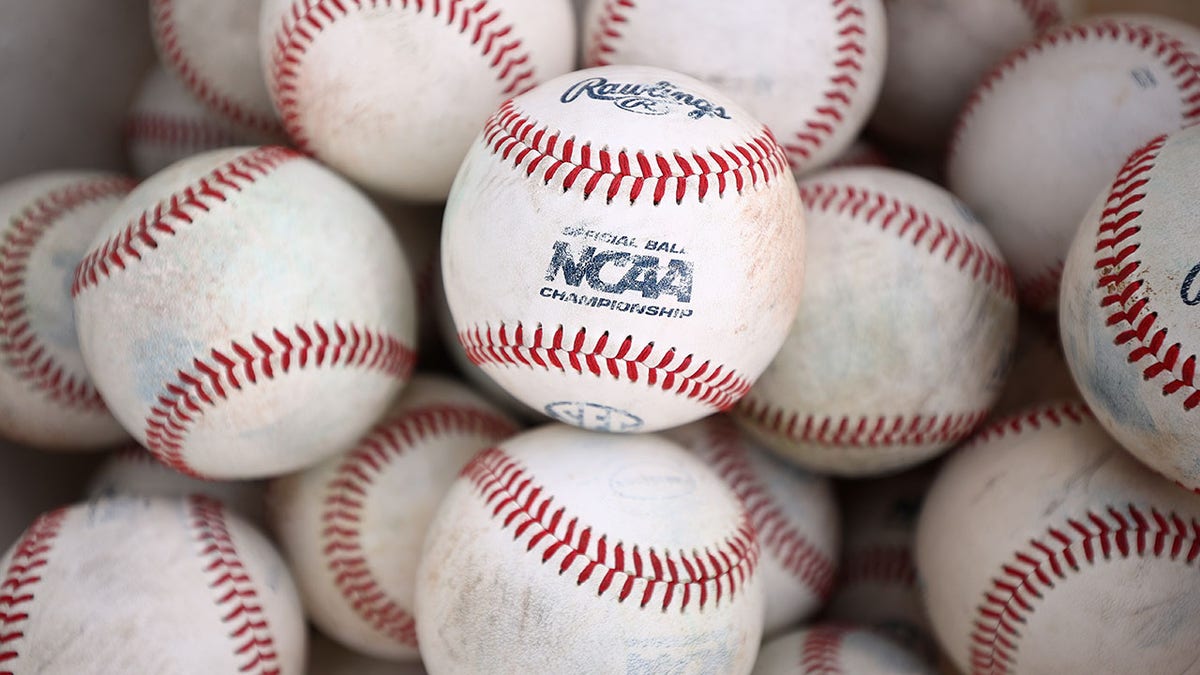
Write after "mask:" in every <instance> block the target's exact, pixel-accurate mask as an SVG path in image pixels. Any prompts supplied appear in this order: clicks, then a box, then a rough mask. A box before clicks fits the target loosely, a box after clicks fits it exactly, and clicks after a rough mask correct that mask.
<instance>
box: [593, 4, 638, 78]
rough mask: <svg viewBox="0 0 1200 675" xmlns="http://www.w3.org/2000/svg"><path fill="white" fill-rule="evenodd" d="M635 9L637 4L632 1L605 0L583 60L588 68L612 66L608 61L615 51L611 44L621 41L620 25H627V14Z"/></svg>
mask: <svg viewBox="0 0 1200 675" xmlns="http://www.w3.org/2000/svg"><path fill="white" fill-rule="evenodd" d="M636 7H637V3H635V2H634V1H633V0H607V1H606V2H605V3H604V9H603V10H601V13H600V20H599V22H598V23H597V24H596V32H595V33H594V34H593V35H592V44H591V46H590V47H589V49H588V53H587V58H586V59H584V61H585V62H586V63H587V65H588V67H591V66H608V65H611V64H612V61H610V60H609V59H610V58H611V57H612V55H613V54H615V53H616V51H617V48H616V47H615V46H613V43H614V42H616V41H617V40H620V39H621V37H622V33H621V24H624V23H628V21H629V13H630V12H631V11H633V10H634V9H635V8H636Z"/></svg>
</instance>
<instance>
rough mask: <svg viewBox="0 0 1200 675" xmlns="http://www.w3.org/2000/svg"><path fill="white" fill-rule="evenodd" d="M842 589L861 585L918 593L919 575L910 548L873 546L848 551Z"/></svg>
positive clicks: (843, 569) (893, 545)
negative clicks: (907, 589)
mask: <svg viewBox="0 0 1200 675" xmlns="http://www.w3.org/2000/svg"><path fill="white" fill-rule="evenodd" d="M839 582H840V583H839V588H841V589H845V588H848V587H850V586H857V585H859V584H880V585H885V586H903V587H904V588H910V589H915V588H916V585H917V572H916V567H915V566H914V564H913V557H912V550H911V548H910V547H909V546H908V545H907V544H904V545H900V544H872V545H870V546H863V547H861V548H852V549H850V550H848V551H846V557H845V562H844V563H843V566H842V571H841V575H840V579H839Z"/></svg>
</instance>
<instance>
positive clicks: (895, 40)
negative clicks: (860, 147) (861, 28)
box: [870, 0, 1070, 152]
mask: <svg viewBox="0 0 1200 675" xmlns="http://www.w3.org/2000/svg"><path fill="white" fill-rule="evenodd" d="M1068 4H1069V3H1068V2H1065V1H1064V0H954V2H930V1H929V0H889V1H888V2H886V3H885V6H886V7H887V32H888V41H887V49H888V51H887V72H886V74H885V75H884V78H883V89H882V90H881V91H880V93H879V104H878V105H877V106H876V108H875V112H874V114H873V115H872V117H871V123H870V128H871V131H872V132H873V133H875V134H878V135H879V136H881V137H883V138H885V139H887V140H889V141H891V142H893V143H897V144H901V145H905V146H908V147H911V148H914V149H920V150H924V151H933V152H936V151H938V150H941V149H942V148H943V147H944V146H945V144H946V142H947V141H949V140H950V133H951V131H952V130H953V128H954V120H955V118H956V117H957V116H958V113H959V111H960V110H962V106H963V104H964V103H965V102H966V100H967V98H968V97H969V96H970V95H971V91H972V90H973V89H974V88H975V85H976V84H977V83H978V82H979V79H980V78H981V77H983V76H984V75H985V74H987V72H988V71H989V70H991V68H992V66H994V65H995V64H996V63H997V62H998V61H1000V60H1001V59H1002V58H1004V56H1005V55H1007V54H1008V53H1009V52H1010V51H1012V50H1013V49H1015V48H1017V47H1018V46H1020V45H1021V44H1022V43H1023V42H1025V41H1027V40H1030V39H1032V38H1033V37H1034V36H1035V35H1037V34H1038V33H1041V32H1042V31H1044V30H1046V29H1048V28H1051V27H1053V26H1055V25H1057V24H1059V23H1061V22H1062V21H1063V19H1064V18H1068V17H1069V16H1070V13H1069V12H1070V7H1068V6H1067V5H1068Z"/></svg>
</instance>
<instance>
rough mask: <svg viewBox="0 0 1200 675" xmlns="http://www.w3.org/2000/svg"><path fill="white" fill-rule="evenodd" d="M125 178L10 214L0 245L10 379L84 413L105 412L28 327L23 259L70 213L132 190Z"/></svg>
mask: <svg viewBox="0 0 1200 675" xmlns="http://www.w3.org/2000/svg"><path fill="white" fill-rule="evenodd" d="M133 186H134V181H132V180H130V179H128V178H121V177H112V178H95V179H88V180H85V181H80V182H77V183H72V184H70V185H67V186H65V187H61V188H58V189H56V190H53V191H50V192H47V193H46V194H44V195H42V196H40V197H38V198H37V199H36V200H34V202H33V203H32V204H29V205H27V206H25V207H24V208H22V209H21V210H20V211H19V212H18V213H16V214H14V215H13V217H12V219H11V221H10V222H9V225H8V228H7V229H5V230H4V239H3V241H2V242H0V354H3V358H4V361H5V363H6V365H7V366H8V367H9V368H10V369H11V370H12V373H13V376H14V377H16V378H17V379H18V380H21V381H23V382H25V383H26V384H28V385H29V386H30V387H31V388H33V389H34V390H35V391H38V392H41V393H43V394H45V395H46V396H47V397H48V398H49V399H50V400H51V401H54V402H55V403H58V404H60V405H63V406H66V407H68V408H78V409H82V410H85V411H88V412H102V411H105V410H107V408H105V406H104V401H103V400H101V398H100V394H99V392H97V391H96V389H95V387H93V386H92V383H91V381H90V380H89V378H88V377H87V375H86V374H85V373H78V374H71V373H68V372H67V369H66V366H64V365H63V364H62V363H61V362H59V361H58V360H57V359H56V358H55V357H54V353H53V350H52V349H51V348H50V347H49V346H48V345H47V344H46V343H45V342H43V340H42V336H40V335H38V334H37V333H36V332H34V330H33V328H32V327H31V326H30V324H29V316H28V311H29V307H30V306H31V305H32V304H34V302H31V300H30V298H28V297H26V287H25V284H26V273H27V272H28V268H29V256H30V255H31V254H32V253H33V249H34V248H36V247H37V245H38V243H39V242H40V241H41V239H42V237H43V236H44V235H45V234H46V233H47V232H48V231H50V229H51V228H53V227H55V226H57V225H59V224H61V220H62V218H64V217H66V216H68V215H70V214H71V212H72V211H74V210H76V209H78V208H80V207H82V206H87V205H89V204H92V203H94V202H98V201H103V200H106V199H112V200H114V202H113V203H114V206H115V203H116V201H115V200H116V199H119V198H121V197H123V196H124V195H126V194H128V193H129V191H130V190H132V189H133Z"/></svg>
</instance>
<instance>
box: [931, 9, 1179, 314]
mask: <svg viewBox="0 0 1200 675" xmlns="http://www.w3.org/2000/svg"><path fill="white" fill-rule="evenodd" d="M1194 45H1200V31H1197V30H1196V29H1194V28H1191V27H1189V26H1187V25H1185V24H1181V23H1176V22H1172V21H1169V20H1167V19H1163V18H1161V17H1153V18H1145V17H1138V16H1114V17H1095V18H1092V19H1089V20H1086V21H1082V22H1079V23H1076V24H1072V25H1068V26H1063V27H1060V28H1056V29H1053V30H1050V31H1047V32H1046V33H1044V34H1043V35H1042V36H1041V37H1039V38H1038V39H1037V40H1036V41H1034V42H1031V43H1029V44H1027V45H1025V46H1023V47H1021V48H1020V49H1018V50H1016V51H1015V52H1013V53H1012V54H1010V55H1009V56H1008V57H1007V58H1006V59H1005V60H1004V61H1003V62H1001V63H1000V64H999V65H997V66H996V67H995V69H994V70H993V71H992V72H991V73H989V74H988V75H987V76H985V77H984V78H983V80H982V81H981V82H980V84H979V86H978V87H977V89H976V91H975V92H974V93H973V94H972V95H971V98H970V100H969V101H968V102H967V104H966V106H965V108H964V109H963V111H962V114H961V116H960V118H959V122H958V127H957V129H956V130H955V132H954V137H953V140H952V142H951V149H950V158H949V163H948V166H947V179H948V181H949V185H950V188H951V190H953V191H954V193H955V194H957V195H958V196H959V197H961V198H962V200H963V201H965V202H966V203H967V204H968V205H970V206H971V208H972V209H974V210H975V212H976V213H978V214H979V217H980V218H982V219H983V222H985V223H987V224H988V228H989V229H990V231H991V232H992V234H993V235H994V236H995V237H996V243H997V244H999V245H1000V250H1001V251H1003V252H1004V256H1005V258H1006V259H1007V260H1008V261H1009V264H1010V265H1012V269H1013V276H1014V278H1015V280H1016V282H1017V287H1018V290H1019V292H1020V294H1021V300H1022V303H1024V304H1026V305H1028V306H1030V307H1032V308H1034V309H1039V310H1047V309H1052V308H1054V307H1055V306H1056V305H1057V301H1058V288H1059V279H1060V277H1061V274H1062V265H1063V260H1064V259H1065V258H1066V254H1067V250H1068V248H1070V244H1071V239H1072V238H1073V236H1074V234H1075V230H1076V229H1077V228H1078V227H1079V222H1080V219H1081V218H1082V217H1083V215H1084V214H1085V213H1086V211H1087V208H1088V206H1089V205H1090V204H1091V202H1092V200H1093V199H1094V198H1095V196H1096V194H1097V193H1098V192H1100V190H1101V189H1103V187H1104V185H1105V184H1106V182H1108V181H1109V180H1111V179H1112V176H1113V174H1115V173H1116V172H1117V169H1119V168H1120V167H1121V164H1122V162H1124V160H1125V158H1126V157H1128V155H1129V153H1130V152H1132V151H1133V150H1135V149H1136V148H1138V147H1139V146H1141V145H1142V144H1144V143H1145V142H1146V141H1148V140H1150V139H1151V138H1153V137H1154V136H1157V135H1158V134H1162V133H1169V132H1171V131H1175V130H1177V129H1180V128H1182V127H1185V126H1188V125H1191V124H1194V123H1196V122H1198V121H1200V106H1197V105H1196V98H1197V96H1200V55H1198V54H1197V52H1196V47H1195V46H1194ZM1014 130H1015V131H1014Z"/></svg>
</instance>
